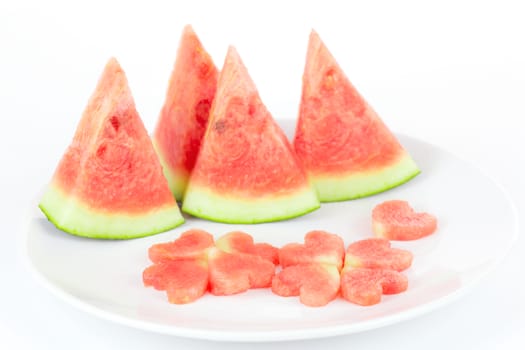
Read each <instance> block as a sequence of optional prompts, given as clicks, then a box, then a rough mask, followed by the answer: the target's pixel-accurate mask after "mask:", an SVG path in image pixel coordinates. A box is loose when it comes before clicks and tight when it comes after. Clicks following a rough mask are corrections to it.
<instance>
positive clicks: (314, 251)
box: [279, 230, 345, 270]
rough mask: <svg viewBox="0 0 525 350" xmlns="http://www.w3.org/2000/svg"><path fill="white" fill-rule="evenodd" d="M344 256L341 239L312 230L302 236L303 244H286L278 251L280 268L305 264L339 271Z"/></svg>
mask: <svg viewBox="0 0 525 350" xmlns="http://www.w3.org/2000/svg"><path fill="white" fill-rule="evenodd" d="M344 256H345V245H344V242H343V239H342V238H341V237H340V236H338V235H336V234H334V233H329V232H326V231H320V230H314V231H310V232H308V233H307V234H306V235H305V236H304V244H301V243H295V242H294V243H288V244H286V245H284V246H283V247H281V249H279V262H280V264H281V266H282V267H288V266H293V265H298V264H306V263H323V264H330V265H334V266H335V267H337V269H339V270H340V269H341V268H342V267H343V259H344Z"/></svg>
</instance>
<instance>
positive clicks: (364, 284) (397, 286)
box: [341, 266, 408, 306]
mask: <svg viewBox="0 0 525 350" xmlns="http://www.w3.org/2000/svg"><path fill="white" fill-rule="evenodd" d="M407 288H408V279H407V277H406V276H405V275H403V274H402V273H400V272H398V271H396V270H387V269H368V268H352V267H346V266H345V268H344V269H343V271H342V273H341V295H342V296H343V298H344V299H346V300H348V301H349V302H351V303H354V304H357V305H361V306H370V305H375V304H378V303H379V302H380V301H381V295H383V294H398V293H401V292H404V291H406V290H407Z"/></svg>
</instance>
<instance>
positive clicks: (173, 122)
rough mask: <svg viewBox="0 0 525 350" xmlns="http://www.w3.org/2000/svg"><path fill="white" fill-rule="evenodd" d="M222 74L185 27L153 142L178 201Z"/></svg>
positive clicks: (193, 33) (194, 157)
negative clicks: (218, 79) (218, 78)
mask: <svg viewBox="0 0 525 350" xmlns="http://www.w3.org/2000/svg"><path fill="white" fill-rule="evenodd" d="M218 75H219V73H218V70H217V68H216V67H215V65H214V63H213V60H212V58H211V57H210V55H209V54H208V53H207V52H206V50H205V49H204V47H203V46H202V44H201V42H200V40H199V38H198V37H197V34H195V32H194V31H193V28H192V27H191V26H190V25H187V26H186V27H185V28H184V31H183V33H182V36H181V39H180V43H179V49H178V51H177V57H176V59H175V65H174V67H173V72H172V73H171V78H170V82H169V86H168V89H167V92H166V100H165V102H164V106H163V107H162V110H161V112H160V116H159V118H158V121H157V126H156V128H155V131H154V133H153V145H154V147H155V150H156V151H157V154H158V156H159V159H160V162H161V164H162V168H163V171H164V175H165V176H166V179H167V180H168V184H169V186H170V189H171V191H172V193H173V195H174V196H175V198H176V199H177V200H179V201H180V200H182V195H183V193H184V190H185V189H186V184H187V182H188V178H189V175H190V173H191V170H192V169H193V166H194V164H195V159H196V158H197V154H198V152H199V148H200V143H201V139H202V136H203V135H204V131H205V130H206V124H207V122H208V114H209V110H210V107H211V104H212V102H213V97H214V95H215V89H216V86H217V77H218Z"/></svg>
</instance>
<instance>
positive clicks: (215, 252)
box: [208, 248, 275, 295]
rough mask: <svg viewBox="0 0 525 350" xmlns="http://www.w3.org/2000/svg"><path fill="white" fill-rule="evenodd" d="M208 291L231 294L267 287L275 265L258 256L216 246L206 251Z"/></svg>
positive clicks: (217, 293) (216, 293)
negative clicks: (229, 251) (233, 251)
mask: <svg viewBox="0 0 525 350" xmlns="http://www.w3.org/2000/svg"><path fill="white" fill-rule="evenodd" d="M208 265H209V283H210V292H211V293H212V294H214V295H232V294H238V293H242V292H244V291H246V290H248V289H250V288H267V287H269V286H270V285H271V282H272V277H273V276H274V274H275V266H274V265H273V264H272V263H271V262H270V261H268V260H265V259H263V258H261V257H259V256H254V255H251V254H242V253H227V252H225V251H222V250H220V249H218V248H211V249H210V250H209V252H208Z"/></svg>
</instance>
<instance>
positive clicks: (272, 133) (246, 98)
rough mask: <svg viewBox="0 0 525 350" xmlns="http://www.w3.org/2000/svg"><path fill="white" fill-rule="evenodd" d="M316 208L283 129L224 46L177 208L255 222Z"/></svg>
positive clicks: (238, 61)
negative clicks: (206, 119) (203, 128)
mask: <svg viewBox="0 0 525 350" xmlns="http://www.w3.org/2000/svg"><path fill="white" fill-rule="evenodd" d="M318 207H319V201H318V200H317V197H316V194H315V191H314V190H313V189H312V187H311V186H310V184H309V182H308V179H307V177H306V174H305V172H304V170H303V169H302V168H301V167H300V166H299V162H298V160H297V158H296V156H295V154H294V152H293V150H292V147H291V145H290V143H289V142H288V140H287V138H286V136H285V134H284V132H283V131H282V130H281V128H280V127H279V126H278V125H277V123H276V122H275V121H274V120H273V118H272V116H271V114H270V112H269V111H268V110H267V109H266V107H265V106H264V104H263V102H262V101H261V98H260V97H259V93H258V91H257V89H256V87H255V84H254V82H253V81H252V79H251V78H250V76H249V74H248V71H247V69H246V67H245V66H244V64H243V62H242V61H241V58H240V57H239V55H238V53H237V51H236V50H235V49H234V48H233V47H230V49H229V50H228V54H227V56H226V59H225V62H224V66H223V69H222V70H221V73H220V76H219V81H218V84H217V92H216V95H215V99H214V102H213V104H212V107H211V110H210V119H209V123H208V127H207V130H206V133H205V136H204V138H203V141H202V145H201V149H200V153H199V156H198V158H197V161H196V163H195V167H194V168H193V171H192V174H191V177H190V181H189V183H188V187H187V190H186V193H185V196H184V200H183V210H184V211H185V212H187V213H189V214H192V215H195V216H198V217H202V218H206V219H211V220H215V221H221V222H230V223H258V222H267V221H276V220H282V219H286V218H291V217H295V216H299V215H302V214H305V213H307V212H310V211H312V210H315V209H317V208H318Z"/></svg>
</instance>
